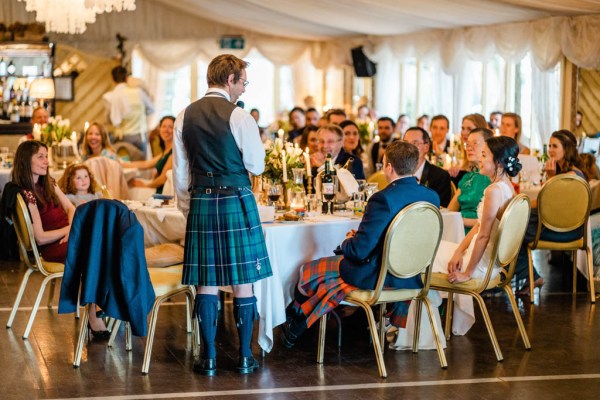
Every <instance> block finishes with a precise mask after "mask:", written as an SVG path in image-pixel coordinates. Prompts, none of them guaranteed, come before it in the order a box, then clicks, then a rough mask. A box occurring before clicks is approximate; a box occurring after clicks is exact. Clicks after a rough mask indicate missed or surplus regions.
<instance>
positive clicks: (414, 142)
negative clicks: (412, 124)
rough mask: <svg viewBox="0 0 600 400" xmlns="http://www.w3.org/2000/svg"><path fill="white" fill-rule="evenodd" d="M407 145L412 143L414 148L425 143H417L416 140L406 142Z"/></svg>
mask: <svg viewBox="0 0 600 400" xmlns="http://www.w3.org/2000/svg"><path fill="white" fill-rule="evenodd" d="M406 143H410V144H412V145H413V146H419V145H422V144H425V142H417V141H415V140H413V141H412V142H406Z"/></svg>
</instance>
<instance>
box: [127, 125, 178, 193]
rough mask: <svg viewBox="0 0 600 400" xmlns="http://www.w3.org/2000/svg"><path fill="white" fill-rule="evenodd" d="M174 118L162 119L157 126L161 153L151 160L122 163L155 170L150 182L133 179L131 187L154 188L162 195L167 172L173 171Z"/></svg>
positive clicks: (132, 166)
mask: <svg viewBox="0 0 600 400" xmlns="http://www.w3.org/2000/svg"><path fill="white" fill-rule="evenodd" d="M174 124H175V117H172V116H170V115H168V116H166V117H162V119H161V120H160V123H159V124H158V126H159V130H160V131H159V135H160V136H159V137H160V147H161V149H162V150H163V151H162V153H160V154H159V155H157V156H156V157H154V158H153V159H151V160H145V161H132V162H124V163H123V166H124V167H130V168H141V169H149V168H155V169H156V173H155V174H154V178H153V179H152V180H150V181H145V180H142V179H134V180H133V181H132V185H133V186H134V187H147V188H156V193H159V194H160V193H162V190H163V185H164V184H165V182H166V181H167V171H169V170H170V169H173V160H172V157H171V154H172V152H173V126H174Z"/></svg>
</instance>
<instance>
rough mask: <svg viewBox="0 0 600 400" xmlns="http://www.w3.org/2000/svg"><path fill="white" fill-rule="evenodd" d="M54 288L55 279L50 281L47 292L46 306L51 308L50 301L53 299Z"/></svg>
mask: <svg viewBox="0 0 600 400" xmlns="http://www.w3.org/2000/svg"><path fill="white" fill-rule="evenodd" d="M55 289H56V280H53V281H52V282H50V291H49V292H48V308H49V309H50V310H52V302H53V301H54V290H55Z"/></svg>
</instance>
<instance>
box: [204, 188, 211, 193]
mask: <svg viewBox="0 0 600 400" xmlns="http://www.w3.org/2000/svg"><path fill="white" fill-rule="evenodd" d="M204 193H205V194H212V189H206V191H205V192H204Z"/></svg>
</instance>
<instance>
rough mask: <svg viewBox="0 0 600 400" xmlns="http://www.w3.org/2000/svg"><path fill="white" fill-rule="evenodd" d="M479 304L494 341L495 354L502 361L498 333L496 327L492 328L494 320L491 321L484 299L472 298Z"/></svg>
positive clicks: (479, 297)
mask: <svg viewBox="0 0 600 400" xmlns="http://www.w3.org/2000/svg"><path fill="white" fill-rule="evenodd" d="M472 297H473V298H474V299H475V300H477V303H478V304H479V308H480V309H481V314H483V320H484V321H485V326H486V328H487V330H488V333H489V335H490V340H491V341H492V346H493V347H494V352H495V353H496V359H498V361H499V362H500V361H502V360H503V359H504V357H502V351H500V345H499V344H498V339H496V332H495V331H494V327H493V326H492V320H491V319H490V315H489V314H488V311H487V308H486V306H485V303H484V302H483V298H482V297H481V296H480V295H474V296H472Z"/></svg>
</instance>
